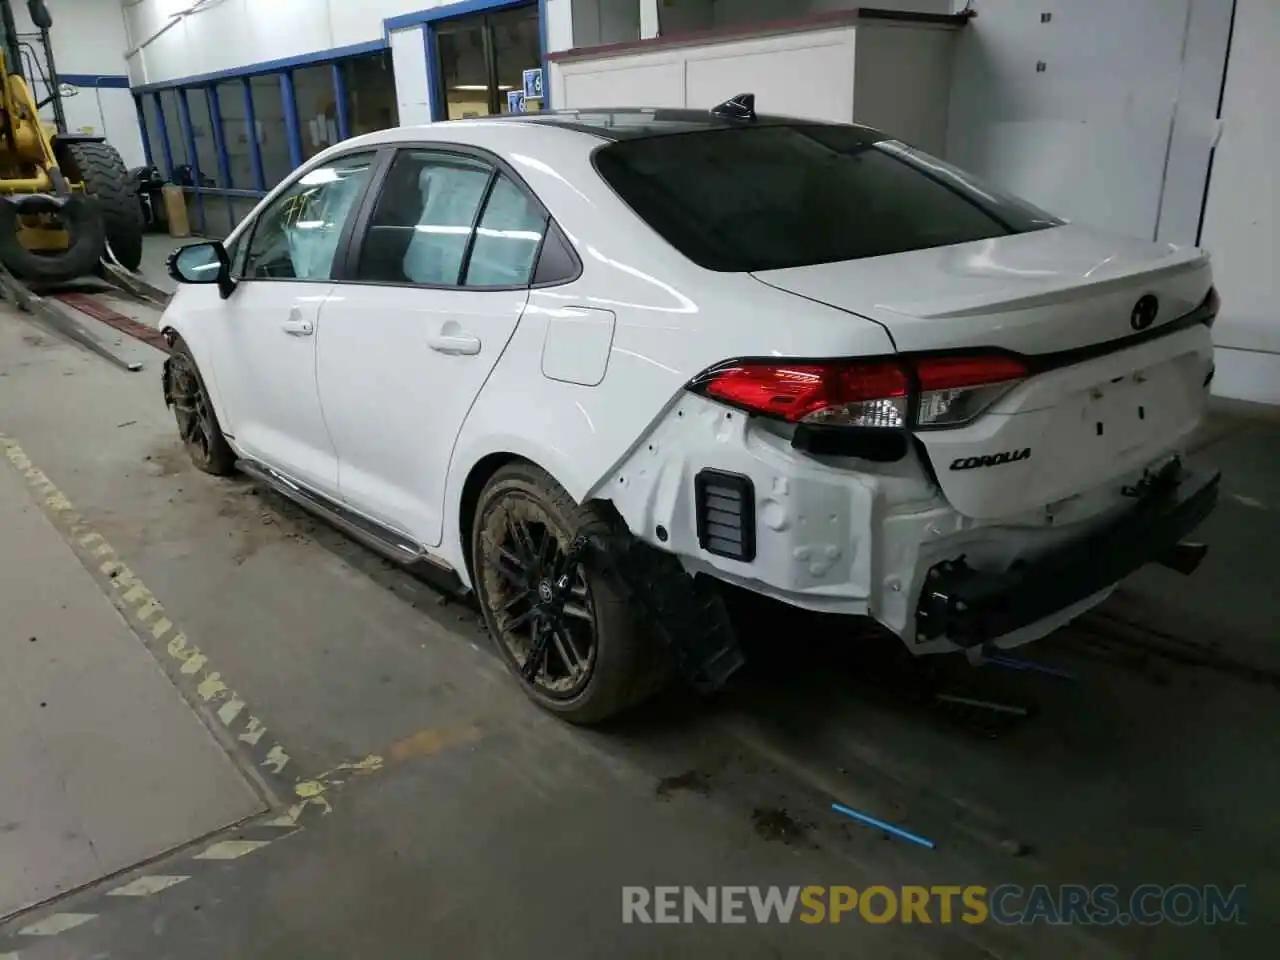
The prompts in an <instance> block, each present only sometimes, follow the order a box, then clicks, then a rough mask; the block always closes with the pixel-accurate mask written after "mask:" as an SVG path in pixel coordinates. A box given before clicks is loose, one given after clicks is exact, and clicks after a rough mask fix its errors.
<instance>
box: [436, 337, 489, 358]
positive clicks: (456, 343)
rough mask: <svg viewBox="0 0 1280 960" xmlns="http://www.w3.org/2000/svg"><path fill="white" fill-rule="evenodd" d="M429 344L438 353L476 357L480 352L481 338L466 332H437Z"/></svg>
mask: <svg viewBox="0 0 1280 960" xmlns="http://www.w3.org/2000/svg"><path fill="white" fill-rule="evenodd" d="M427 345H428V346H429V347H431V349H432V350H434V351H435V352H436V353H443V354H447V355H448V356H452V357H474V356H475V355H476V354H477V353H479V352H480V338H479V337H473V336H471V335H470V334H465V333H458V334H448V333H441V334H437V335H436V336H434V337H432V338H431V339H430V340H428V341H427Z"/></svg>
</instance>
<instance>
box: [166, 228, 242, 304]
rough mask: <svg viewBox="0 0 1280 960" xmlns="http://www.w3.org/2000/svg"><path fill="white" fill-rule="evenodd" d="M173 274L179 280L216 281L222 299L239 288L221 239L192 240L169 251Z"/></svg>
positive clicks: (184, 281)
mask: <svg viewBox="0 0 1280 960" xmlns="http://www.w3.org/2000/svg"><path fill="white" fill-rule="evenodd" d="M169 276H171V277H173V279H175V280H177V281H178V282H179V283H216V284H217V285H218V292H219V293H221V294H222V299H224V300H225V299H226V298H227V297H229V296H231V291H233V290H234V289H235V288H236V284H235V281H234V280H232V279H231V258H230V257H228V256H227V248H226V247H224V246H223V245H222V243H221V241H218V240H210V241H207V242H205V243H189V244H187V245H186V246H185V247H179V248H178V249H177V250H175V251H173V253H171V254H169Z"/></svg>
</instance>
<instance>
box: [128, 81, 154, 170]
mask: <svg viewBox="0 0 1280 960" xmlns="http://www.w3.org/2000/svg"><path fill="white" fill-rule="evenodd" d="M133 106H134V109H136V110H137V111H138V132H139V133H141V134H142V156H143V157H144V158H145V159H146V161H147V166H148V167H154V166H155V165H156V161H155V157H153V156H152V155H151V140H150V139H149V138H148V136H147V111H145V110H143V109H142V94H139V93H135V94H134V95H133Z"/></svg>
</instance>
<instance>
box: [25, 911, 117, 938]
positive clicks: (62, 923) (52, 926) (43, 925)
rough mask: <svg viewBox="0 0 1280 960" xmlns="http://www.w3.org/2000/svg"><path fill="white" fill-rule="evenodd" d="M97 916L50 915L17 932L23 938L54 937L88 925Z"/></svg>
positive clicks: (82, 914) (87, 914)
mask: <svg viewBox="0 0 1280 960" xmlns="http://www.w3.org/2000/svg"><path fill="white" fill-rule="evenodd" d="M97 916H98V915H97V914H96V913H51V914H49V916H47V917H45V918H44V919H43V920H41V921H40V922H39V923H33V924H31V926H29V927H23V928H22V929H21V930H19V931H18V933H19V934H21V935H22V936H24V937H56V936H57V935H58V934H60V933H66V932H67V931H68V930H71V929H73V928H75V927H78V926H80V925H82V924H85V923H88V922H89V921H90V920H93V919H95V918H96V917H97Z"/></svg>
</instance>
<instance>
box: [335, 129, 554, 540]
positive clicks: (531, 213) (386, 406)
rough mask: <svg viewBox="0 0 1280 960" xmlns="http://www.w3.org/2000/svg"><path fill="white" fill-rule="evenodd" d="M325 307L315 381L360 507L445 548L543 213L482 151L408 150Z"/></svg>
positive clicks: (349, 490)
mask: <svg viewBox="0 0 1280 960" xmlns="http://www.w3.org/2000/svg"><path fill="white" fill-rule="evenodd" d="M362 221H363V223H362V224H361V225H360V226H358V227H357V228H356V231H355V235H354V236H353V245H352V248H351V250H350V252H349V254H348V257H347V262H346V269H347V271H348V273H347V274H346V275H345V276H344V277H343V278H342V279H343V282H342V283H341V284H340V285H339V286H338V287H337V288H336V289H335V290H334V292H333V293H332V295H331V296H330V297H329V298H328V299H327V301H326V302H325V304H324V306H323V308H322V311H321V322H322V327H323V329H322V331H321V333H320V337H319V357H318V367H317V369H318V377H319V386H320V397H321V401H322V404H323V409H324V416H325V421H326V422H327V423H328V425H329V431H330V434H331V436H332V437H333V441H334V446H335V448H336V449H337V454H338V477H339V486H340V489H341V491H342V496H343V498H344V499H345V500H346V501H347V503H348V504H349V505H350V506H351V507H352V508H353V509H355V510H357V511H359V512H361V513H364V514H365V515H367V516H369V517H371V518H372V519H375V520H378V521H381V522H382V523H384V524H387V525H388V526H391V527H393V528H395V529H396V530H398V531H399V532H401V533H404V534H407V535H408V536H409V537H410V538H411V539H412V540H413V541H415V542H417V543H421V544H425V545H427V546H434V545H436V544H438V543H439V542H440V538H441V533H442V526H441V513H442V510H443V504H444V489H445V478H446V474H447V472H448V466H449V457H450V455H451V453H452V451H453V444H454V441H455V439H456V438H457V435H458V432H459V430H460V429H461V427H462V422H463V420H464V419H465V418H466V415H467V412H468V411H469V410H470V408H471V404H472V403H473V401H474V400H475V398H476V395H477V394H478V393H479V392H480V388H481V387H482V386H483V385H484V382H485V380H486V378H487V377H488V376H489V373H490V372H491V371H492V370H493V368H494V365H495V364H496V363H497V362H498V358H499V357H500V356H501V355H502V352H503V350H504V349H505V348H506V346H507V343H508V341H509V340H510V339H511V336H512V334H513V333H514V332H515V329H516V324H517V323H518V322H519V320H520V316H521V313H522V312H523V310H524V308H525V304H526V302H527V301H528V298H529V284H530V278H531V275H532V272H533V267H534V261H535V259H536V257H537V254H538V250H539V247H540V244H541V241H542V236H543V232H544V230H545V228H546V224H547V223H548V217H547V214H546V212H545V211H544V210H543V208H542V207H541V205H540V204H539V203H538V202H537V201H536V199H535V198H534V197H533V196H532V194H531V193H529V192H528V191H527V189H526V188H525V187H524V185H523V184H521V183H519V182H517V181H516V179H515V178H514V177H513V176H510V175H509V174H508V173H506V172H503V171H500V170H498V169H497V167H496V166H495V164H494V163H492V162H491V161H490V160H489V159H487V158H485V157H484V156H483V155H479V154H475V153H467V152H465V151H464V150H462V149H461V148H459V149H458V150H457V151H453V150H446V149H418V148H405V149H402V150H400V151H399V152H398V153H397V154H396V156H395V158H394V160H393V161H392V162H391V164H390V165H389V166H388V167H387V169H386V170H385V173H384V175H383V177H382V179H381V182H380V184H376V185H375V186H374V187H373V188H372V189H371V193H370V197H369V199H368V200H366V202H365V204H364V212H363V214H362Z"/></svg>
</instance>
